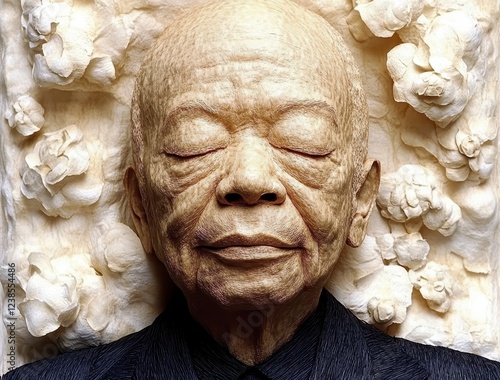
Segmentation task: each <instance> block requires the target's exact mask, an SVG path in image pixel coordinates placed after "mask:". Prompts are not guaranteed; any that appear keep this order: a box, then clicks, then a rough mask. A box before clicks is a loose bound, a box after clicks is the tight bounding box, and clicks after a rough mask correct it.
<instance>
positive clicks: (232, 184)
mask: <svg viewBox="0 0 500 380" xmlns="http://www.w3.org/2000/svg"><path fill="white" fill-rule="evenodd" d="M237 153H238V157H237V159H236V160H235V161H234V162H233V163H232V164H229V165H230V167H229V171H228V174H227V176H226V177H224V178H223V179H222V180H221V181H220V182H219V184H218V185H217V189H216V195H217V200H218V202H219V203H220V204H223V205H228V206H235V205H248V206H251V205H257V204H275V205H278V204H281V203H283V202H284V201H285V198H286V190H285V188H284V186H283V185H282V183H281V182H280V181H279V179H278V178H277V177H276V171H275V170H276V169H275V168H276V165H275V163H274V161H273V158H272V156H271V152H267V151H266V149H265V147H262V146H259V144H255V143H253V144H252V143H251V144H247V146H245V147H240V148H239V149H238V151H237Z"/></svg>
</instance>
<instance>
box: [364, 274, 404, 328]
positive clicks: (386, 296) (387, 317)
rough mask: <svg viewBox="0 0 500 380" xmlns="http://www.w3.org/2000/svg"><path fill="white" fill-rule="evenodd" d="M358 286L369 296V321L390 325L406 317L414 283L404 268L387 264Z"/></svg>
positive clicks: (367, 305)
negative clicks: (412, 283)
mask: <svg viewBox="0 0 500 380" xmlns="http://www.w3.org/2000/svg"><path fill="white" fill-rule="evenodd" d="M357 287H358V289H359V290H360V291H363V293H364V297H369V299H368V300H367V302H366V304H365V305H366V306H365V308H366V309H365V310H366V312H367V314H368V315H367V317H368V322H371V323H379V324H382V325H389V324H392V323H401V322H403V321H404V320H405V319H406V310H407V308H408V306H410V305H411V291H412V285H411V283H410V280H409V277H408V273H407V272H406V270H405V269H404V268H402V267H400V266H399V265H386V266H384V267H383V269H382V271H380V272H376V273H373V274H372V275H371V276H368V277H366V278H364V279H362V280H360V281H359V284H357ZM363 319H365V320H366V318H363Z"/></svg>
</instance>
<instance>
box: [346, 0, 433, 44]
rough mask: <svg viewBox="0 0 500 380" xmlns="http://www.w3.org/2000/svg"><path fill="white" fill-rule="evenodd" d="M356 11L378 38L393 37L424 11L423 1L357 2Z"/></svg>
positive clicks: (367, 0)
mask: <svg viewBox="0 0 500 380" xmlns="http://www.w3.org/2000/svg"><path fill="white" fill-rule="evenodd" d="M354 3H355V5H356V6H355V8H354V9H355V10H356V11H358V12H359V15H360V16H361V19H362V20H363V22H364V23H365V24H366V26H367V27H368V29H370V31H371V32H372V33H373V34H374V35H375V36H377V37H383V38H387V37H391V36H392V35H393V34H394V32H396V31H398V30H400V29H401V28H404V27H405V26H407V25H409V24H410V23H411V22H412V21H414V20H416V19H417V18H418V17H419V16H420V15H421V14H422V11H423V9H424V5H425V2H424V1H422V0H355V1H354Z"/></svg>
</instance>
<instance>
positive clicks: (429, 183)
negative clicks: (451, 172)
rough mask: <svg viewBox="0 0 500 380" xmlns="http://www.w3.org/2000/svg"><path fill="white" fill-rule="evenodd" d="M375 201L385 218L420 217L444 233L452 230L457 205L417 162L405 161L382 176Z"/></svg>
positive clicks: (457, 217)
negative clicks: (415, 163) (396, 168)
mask: <svg viewBox="0 0 500 380" xmlns="http://www.w3.org/2000/svg"><path fill="white" fill-rule="evenodd" d="M377 204H378V206H379V207H380V210H381V214H382V216H384V217H385V218H388V219H391V220H393V221H395V222H399V223H406V222H408V221H410V220H415V219H417V218H421V220H422V222H423V223H424V225H425V226H426V227H427V228H429V229H431V230H437V231H438V232H440V233H441V234H442V235H444V236H449V235H451V234H453V232H455V229H456V227H457V223H458V221H459V220H460V219H461V218H462V212H461V210H460V207H459V206H458V205H457V204H456V203H455V202H453V201H452V200H451V199H450V198H448V197H446V196H445V195H443V194H442V192H441V191H440V190H439V188H438V187H437V181H436V179H435V178H434V176H433V175H432V173H431V172H430V171H429V170H427V169H426V168H424V167H423V166H420V165H404V166H402V167H401V168H400V169H399V170H398V171H396V172H393V173H389V174H387V175H384V176H382V180H381V184H380V192H379V195H378V197H377Z"/></svg>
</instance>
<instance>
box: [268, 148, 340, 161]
mask: <svg viewBox="0 0 500 380" xmlns="http://www.w3.org/2000/svg"><path fill="white" fill-rule="evenodd" d="M273 146H275V145H273ZM275 147H276V148H278V149H280V150H283V151H285V152H289V153H292V154H296V155H299V156H304V157H309V158H324V157H328V156H329V155H331V154H332V153H333V152H335V149H329V150H328V151H327V152H326V153H316V152H311V151H305V150H304V149H302V150H299V149H297V148H288V147H283V146H275Z"/></svg>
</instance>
